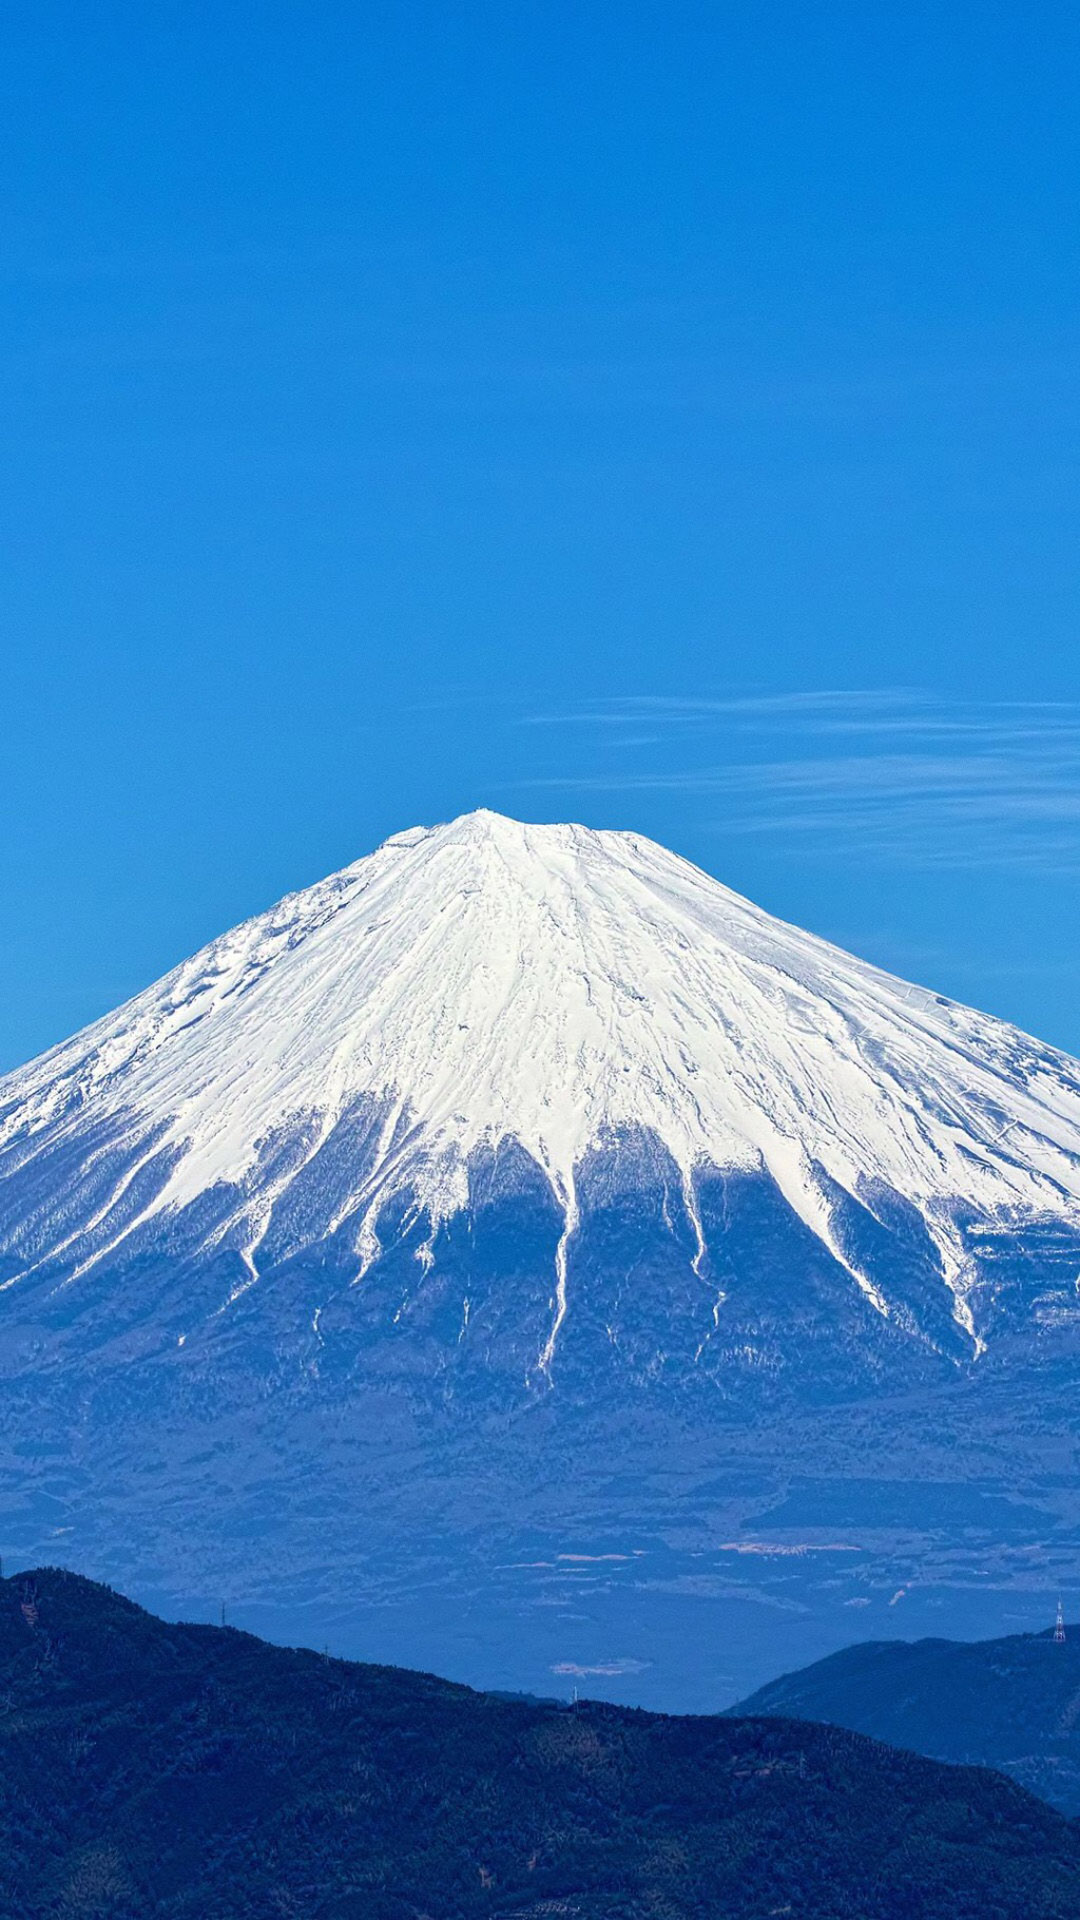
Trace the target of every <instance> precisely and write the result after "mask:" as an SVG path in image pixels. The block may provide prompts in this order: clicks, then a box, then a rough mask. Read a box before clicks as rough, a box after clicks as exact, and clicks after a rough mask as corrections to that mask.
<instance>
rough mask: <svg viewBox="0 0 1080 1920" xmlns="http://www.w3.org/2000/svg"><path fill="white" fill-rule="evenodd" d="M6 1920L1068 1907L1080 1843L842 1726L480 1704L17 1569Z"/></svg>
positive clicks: (873, 1915) (2, 1620)
mask: <svg viewBox="0 0 1080 1920" xmlns="http://www.w3.org/2000/svg"><path fill="white" fill-rule="evenodd" d="M0 1742H2V1745H0V1911H2V1913H3V1915H4V1916H5V1920H39V1917H43V1916H56V1920H68V1917H71V1920H73V1917H74V1916H76V1915H80V1916H102V1917H106V1916H107V1917H109V1920H155V1917H164V1916H169V1920H181V1916H183V1920H255V1917H257V1920H263V1917H264V1916H265V1920H424V1916H427V1920H472V1917H473V1916H481V1915H483V1916H490V1920H511V1916H513V1917H514V1920H541V1916H543V1917H544V1920H631V1917H633V1920H645V1917H646V1916H649V1917H650V1920H682V1916H687V1920H690V1916H693V1920H717V1917H718V1916H721V1915H722V1916H724V1920H742V1917H743V1916H747V1917H749V1916H755V1917H756V1916H762V1917H764V1916H766V1915H785V1916H786V1915H790V1916H792V1920H886V1917H887V1920H901V1916H903V1920H976V1916H978V1920H1021V1916H1023V1920H1075V1915H1076V1914H1077V1912H1080V1835H1078V1834H1077V1833H1075V1832H1074V1830H1073V1828H1072V1827H1071V1826H1070V1825H1069V1823H1067V1822H1066V1821H1065V1820H1063V1819H1062V1818H1061V1817H1060V1816H1059V1815H1057V1814H1055V1813H1054V1812H1052V1811H1051V1810H1050V1809H1049V1808H1048V1807H1045V1806H1043V1805H1042V1804H1041V1803H1040V1802H1039V1801H1036V1800H1034V1799H1031V1798H1030V1797H1029V1796H1028V1795H1027V1794H1025V1793H1024V1792H1023V1791H1022V1790H1021V1789H1020V1788H1018V1787H1016V1786H1014V1785H1013V1784H1012V1783H1011V1782H1010V1781H1007V1780H1004V1779H1002V1778H1000V1777H999V1776H998V1775H995V1774H992V1773H987V1772H979V1771H977V1770H972V1769H966V1768H964V1769H960V1768H949V1767H942V1766H939V1765H936V1764H935V1763H933V1762H931V1761H927V1760H923V1759H919V1758H916V1757H915V1756H913V1755H910V1754H903V1753H897V1752H893V1751H891V1750H889V1749H888V1748H885V1747H881V1746H878V1745H876V1744H874V1743H873V1742H872V1741H869V1740H866V1739H863V1738H861V1737H860V1736H858V1735H853V1734H850V1733H847V1732H841V1731H839V1730H837V1729H834V1728H828V1727H814V1726H807V1725H800V1724H797V1723H788V1722H784V1721H774V1720H766V1719H748V1720H731V1719H721V1718H717V1719H706V1718H701V1719H667V1718H663V1717H660V1716H656V1715H652V1714H645V1713H637V1712H633V1711H630V1710H628V1709H623V1708H616V1707H611V1706H603V1705H596V1704H583V1705H579V1706H577V1707H574V1708H570V1707H560V1706H557V1705H553V1704H548V1703H544V1702H539V1703H536V1704H532V1703H529V1702H518V1701H513V1700H507V1699H505V1698H502V1699H500V1698H497V1697H494V1696H492V1695H484V1694H476V1693H471V1692H469V1691H468V1690H467V1689H466V1688H463V1687H458V1686H452V1685H450V1684H448V1683H446V1682H443V1681H440V1680H436V1679H433V1678H431V1677H430V1676H428V1675H425V1674H417V1673H405V1672H399V1671H397V1670H394V1669H389V1668H380V1667H369V1666H357V1665H351V1664H347V1663H346V1662H343V1661H336V1660H326V1659H323V1658H321V1657H320V1656H319V1655H317V1654H313V1653H307V1652H294V1651H290V1650H287V1649H283V1648H279V1647H273V1646H268V1645H265V1644H264V1643H263V1642H261V1641H258V1640H255V1639H252V1638H251V1637H250V1636H248V1635H245V1634H241V1633H236V1632H232V1631H230V1630H228V1629H220V1628H214V1627H205V1626H169V1625H166V1624H164V1623H163V1622H162V1621H160V1620H157V1619H155V1618H154V1617H153V1616H152V1615H150V1614H147V1613H144V1612H143V1611H142V1610H141V1609H140V1608H138V1607H135V1606H133V1605H131V1603H130V1602H128V1601H126V1600H124V1599H121V1598H120V1597H119V1596H118V1595H116V1594H114V1593H112V1592H110V1591H109V1590H108V1589H106V1588H103V1587H98V1586H94V1585H92V1584H91V1583H90V1582H88V1581H85V1580H81V1579H79V1578H77V1577H76V1576H74V1575H72V1574H68V1573H62V1572H57V1571H54V1570H44V1571H40V1572H37V1573H35V1574H33V1575H23V1576H19V1577H17V1578H14V1579H9V1580H7V1581H2V1582H0Z"/></svg>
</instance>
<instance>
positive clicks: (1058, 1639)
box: [1054, 1600, 1065, 1647]
mask: <svg viewBox="0 0 1080 1920" xmlns="http://www.w3.org/2000/svg"><path fill="white" fill-rule="evenodd" d="M1054 1644H1055V1646H1058V1647H1063V1646H1064V1645H1065V1610H1064V1608H1063V1607H1062V1604H1061V1601H1060V1600H1059V1601H1058V1610H1057V1619H1056V1620H1055V1621H1054Z"/></svg>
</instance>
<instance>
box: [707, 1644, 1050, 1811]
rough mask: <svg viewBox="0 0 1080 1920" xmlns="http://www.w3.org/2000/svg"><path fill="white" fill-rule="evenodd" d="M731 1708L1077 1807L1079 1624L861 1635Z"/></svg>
mask: <svg viewBox="0 0 1080 1920" xmlns="http://www.w3.org/2000/svg"><path fill="white" fill-rule="evenodd" d="M733 1711H734V1712H735V1713H736V1714H762V1713H768V1714H783V1715H784V1716H785V1717H787V1718H789V1719H790V1718H793V1717H794V1718H796V1719H800V1720H822V1721H826V1722H828V1723H829V1724H830V1725H832V1726H837V1727H848V1728H850V1729H851V1731H852V1732H854V1733H866V1734H869V1735H870V1736H871V1738H872V1739H875V1740H887V1741H889V1743H890V1744H891V1745H893V1746H897V1747H910V1748H912V1749H913V1750H914V1752H916V1753H925V1754H927V1755H928V1756H929V1757H930V1758H931V1759H934V1760H951V1761H953V1762H957V1763H960V1764H963V1765H966V1766H978V1767H999V1768H1000V1769H1001V1771H1002V1772H1003V1773H1008V1774H1010V1775H1011V1776H1012V1778H1013V1779H1014V1780H1019V1782H1020V1784H1021V1786H1024V1787H1027V1789H1028V1791H1029V1793H1037V1794H1040V1795H1041V1796H1042V1798H1043V1799H1045V1800H1049V1802H1050V1804H1051V1806H1055V1807H1058V1808H1060V1810H1061V1811H1062V1812H1063V1813H1068V1814H1074V1815H1075V1814H1080V1632H1078V1631H1077V1629H1076V1628H1071V1629H1070V1631H1069V1635H1068V1638H1067V1639H1066V1641H1065V1642H1064V1644H1063V1645H1061V1646H1058V1645H1056V1644H1055V1642H1054V1639H1053V1636H1052V1633H1051V1631H1050V1630H1049V1629H1048V1630H1047V1631H1046V1632H1045V1633H1015V1634H1010V1635H1008V1637H1007V1638H1005V1639H1001V1640H972V1641H962V1640H869V1641H866V1642H864V1643H863V1644H862V1645H861V1646H855V1647H845V1648H844V1650H843V1652H841V1653H834V1654H830V1655H829V1657H828V1659H827V1660H818V1661H816V1662H815V1664H814V1665H813V1666H812V1667H803V1668H802V1669H801V1670H800V1671H799V1672H798V1673H788V1674H785V1675H784V1677H783V1678H782V1679H780V1680H773V1681H771V1682H770V1683H769V1685H768V1686H766V1687H762V1688H760V1690H759V1691H758V1692H757V1693H754V1694H751V1696H750V1698H749V1699H748V1700H744V1701H743V1702H742V1704H741V1705H740V1706H738V1707H735V1708H734V1709H733Z"/></svg>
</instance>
